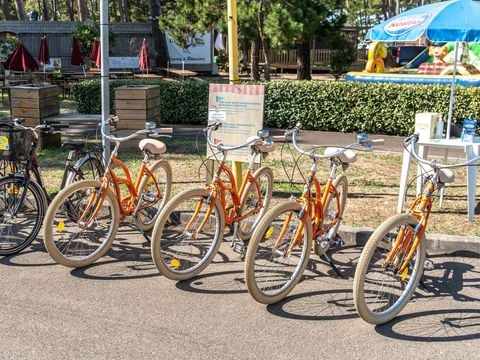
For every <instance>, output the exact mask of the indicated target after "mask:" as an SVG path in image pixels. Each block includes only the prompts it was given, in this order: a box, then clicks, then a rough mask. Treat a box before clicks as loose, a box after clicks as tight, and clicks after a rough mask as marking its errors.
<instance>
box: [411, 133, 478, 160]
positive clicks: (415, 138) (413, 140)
mask: <svg viewBox="0 0 480 360" xmlns="http://www.w3.org/2000/svg"><path fill="white" fill-rule="evenodd" d="M418 139H419V136H418V134H413V135H410V136H409V137H407V138H406V139H405V140H404V141H403V147H404V148H405V149H406V150H407V151H408V152H410V154H412V156H413V158H414V159H415V160H417V161H418V162H419V163H422V164H425V165H429V166H431V167H432V168H433V169H451V168H457V167H462V166H468V165H470V164H473V163H475V162H478V161H479V160H480V156H476V157H474V158H473V159H470V160H468V161H465V162H463V163H461V164H450V165H447V164H440V163H439V162H437V160H427V159H424V158H422V157H420V155H418V153H417V149H416V145H417V142H418ZM409 145H410V150H409V149H408V146H409Z"/></svg>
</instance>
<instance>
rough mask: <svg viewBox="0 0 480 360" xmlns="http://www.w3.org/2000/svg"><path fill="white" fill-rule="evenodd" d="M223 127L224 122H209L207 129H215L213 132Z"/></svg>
mask: <svg viewBox="0 0 480 360" xmlns="http://www.w3.org/2000/svg"><path fill="white" fill-rule="evenodd" d="M221 126H222V122H221V121H213V122H209V123H208V124H207V129H213V130H217V129H218V128H219V127H221Z"/></svg>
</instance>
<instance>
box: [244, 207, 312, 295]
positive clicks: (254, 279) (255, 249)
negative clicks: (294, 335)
mask: <svg viewBox="0 0 480 360" xmlns="http://www.w3.org/2000/svg"><path fill="white" fill-rule="evenodd" d="M302 209H303V204H301V203H299V202H296V201H288V202H285V203H281V204H279V205H277V206H275V207H274V208H272V209H271V210H269V211H268V212H267V213H266V214H265V216H264V217H263V218H262V220H260V223H259V225H258V227H257V228H256V229H255V231H254V232H253V234H252V238H251V239H250V241H249V244H248V247H247V253H246V256H245V280H246V284H247V288H248V291H249V292H250V295H251V296H252V297H253V298H254V299H255V300H256V301H258V302H259V303H262V304H274V303H276V302H279V301H280V300H282V299H283V298H285V296H287V295H288V294H289V293H290V292H291V291H292V290H293V289H294V287H295V285H296V284H297V283H298V282H299V281H300V279H301V277H302V275H303V271H304V270H305V267H306V266H307V263H308V259H309V256H310V251H311V248H312V223H311V220H310V217H309V216H308V214H306V213H304V214H303V216H305V217H306V218H305V219H304V221H305V223H304V224H305V225H304V230H303V244H302V245H301V246H299V247H297V246H295V249H293V251H292V252H291V253H290V255H288V257H287V256H285V251H283V250H285V249H288V247H289V246H290V244H291V241H292V238H291V237H287V238H284V240H279V239H278V237H276V236H275V235H277V234H278V235H281V234H283V235H294V234H295V233H296V232H297V229H298V226H299V224H300V222H299V219H300V218H299V215H300V212H301V211H302ZM288 216H290V217H291V220H290V221H289V225H288V228H289V229H290V230H288V231H283V230H282V229H283V224H284V223H285V221H286V218H287V217H288ZM292 220H295V221H296V222H295V223H294V224H290V222H291V221H292ZM276 243H278V245H277V246H275V245H276ZM275 247H276V248H275ZM279 249H280V250H279ZM281 250H282V251H281ZM292 260H296V264H294V265H293V266H292V264H293V261H292ZM270 263H271V264H272V266H271V268H269V267H268V266H269V264H270ZM283 265H285V267H282V266H283Z"/></svg>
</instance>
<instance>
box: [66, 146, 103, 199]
mask: <svg viewBox="0 0 480 360" xmlns="http://www.w3.org/2000/svg"><path fill="white" fill-rule="evenodd" d="M103 173H104V167H103V164H102V162H101V161H100V159H99V158H97V157H96V156H94V155H92V154H87V155H85V156H83V157H82V158H80V159H78V161H77V162H76V163H75V165H74V166H73V168H72V169H71V170H70V171H69V172H68V174H67V179H66V181H65V186H64V187H66V186H68V185H70V184H72V183H73V182H75V181H80V180H95V179H98V178H100V176H102V175H103ZM60 190H62V189H60Z"/></svg>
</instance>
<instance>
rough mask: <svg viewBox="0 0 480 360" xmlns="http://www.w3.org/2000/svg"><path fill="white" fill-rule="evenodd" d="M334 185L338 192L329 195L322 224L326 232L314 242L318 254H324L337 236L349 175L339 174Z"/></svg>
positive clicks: (321, 227) (345, 199)
mask: <svg viewBox="0 0 480 360" xmlns="http://www.w3.org/2000/svg"><path fill="white" fill-rule="evenodd" d="M332 185H333V187H334V188H335V189H336V192H331V193H330V194H329V195H328V196H327V201H326V203H325V208H324V209H325V212H324V216H323V219H322V225H321V226H320V229H321V230H322V231H324V233H323V234H322V235H321V236H320V237H318V238H316V239H315V240H314V242H313V250H314V251H315V254H317V255H318V256H322V255H323V254H325V253H326V252H327V251H328V249H329V248H330V244H331V242H332V240H333V239H334V238H335V237H336V236H337V232H338V228H339V227H340V223H341V222H342V217H343V212H344V210H345V205H346V203H347V195H348V180H347V177H346V176H345V175H339V176H337V177H336V178H335V180H333V183H332Z"/></svg>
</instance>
